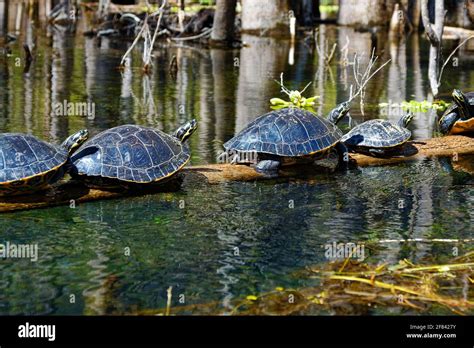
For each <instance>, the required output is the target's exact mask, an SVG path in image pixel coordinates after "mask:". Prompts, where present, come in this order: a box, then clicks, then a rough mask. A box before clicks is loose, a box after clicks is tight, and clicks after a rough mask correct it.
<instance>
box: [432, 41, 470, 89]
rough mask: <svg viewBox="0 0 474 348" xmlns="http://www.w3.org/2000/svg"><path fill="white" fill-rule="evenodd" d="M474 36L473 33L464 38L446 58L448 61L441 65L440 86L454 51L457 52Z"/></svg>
mask: <svg viewBox="0 0 474 348" xmlns="http://www.w3.org/2000/svg"><path fill="white" fill-rule="evenodd" d="M473 38H474V35H471V36H469V37H468V38H466V39H464V40H463V41H462V42H461V43H460V44H459V45H457V47H456V48H455V49H454V50H453V51H452V52H451V54H450V55H449V56H448V58H447V59H446V61H445V62H444V64H443V66H442V67H441V70H440V71H439V77H438V86H440V85H441V77H442V76H443V71H444V68H445V67H446V65H447V64H448V63H449V60H450V59H451V58H452V56H453V55H454V53H456V51H457V50H458V49H460V48H461V47H462V46H463V45H464V44H465V43H466V42H468V41H469V40H470V39H473Z"/></svg>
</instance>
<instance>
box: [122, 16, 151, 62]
mask: <svg viewBox="0 0 474 348" xmlns="http://www.w3.org/2000/svg"><path fill="white" fill-rule="evenodd" d="M147 19H148V16H145V19H144V21H145V23H146V21H147ZM144 30H145V25H143V26H142V28H141V29H140V31H139V32H138V34H137V36H136V37H135V40H133V42H132V44H131V45H130V47H129V48H128V50H127V51H126V52H125V54H124V55H123V56H122V60H121V61H120V66H124V64H123V63H124V62H125V59H126V58H127V56H128V55H129V54H130V52H132V50H133V48H134V47H135V46H136V44H137V43H138V41H139V40H140V37H141V36H142V34H143V31H144Z"/></svg>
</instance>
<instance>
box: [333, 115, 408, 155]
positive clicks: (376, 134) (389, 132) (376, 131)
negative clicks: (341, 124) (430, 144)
mask: <svg viewBox="0 0 474 348" xmlns="http://www.w3.org/2000/svg"><path fill="white" fill-rule="evenodd" d="M410 137H411V132H410V131H409V130H408V129H406V128H403V127H400V126H398V125H396V124H394V123H392V122H390V121H387V120H380V119H376V120H369V121H366V122H364V123H361V124H359V125H357V126H356V127H354V128H352V129H351V130H350V131H349V132H348V133H347V134H345V135H344V136H343V137H342V139H341V141H342V142H343V143H344V144H346V145H347V146H349V147H356V146H363V147H368V148H387V147H394V146H398V145H401V144H403V143H405V142H406V141H407V140H408V139H410Z"/></svg>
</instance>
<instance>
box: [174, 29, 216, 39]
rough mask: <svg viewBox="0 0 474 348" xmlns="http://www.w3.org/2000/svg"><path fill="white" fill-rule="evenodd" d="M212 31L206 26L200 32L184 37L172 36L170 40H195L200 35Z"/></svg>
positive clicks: (202, 35)
mask: <svg viewBox="0 0 474 348" xmlns="http://www.w3.org/2000/svg"><path fill="white" fill-rule="evenodd" d="M211 32H212V28H208V29H206V30H204V31H203V32H202V33H200V34H198V35H194V36H186V37H172V38H171V40H173V41H188V40H195V39H199V38H201V37H204V36H206V35H209V34H210V33H211Z"/></svg>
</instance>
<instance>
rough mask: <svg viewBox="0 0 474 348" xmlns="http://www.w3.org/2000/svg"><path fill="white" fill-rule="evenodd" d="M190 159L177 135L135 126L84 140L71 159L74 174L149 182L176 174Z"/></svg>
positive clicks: (106, 132)
mask: <svg viewBox="0 0 474 348" xmlns="http://www.w3.org/2000/svg"><path fill="white" fill-rule="evenodd" d="M189 159H190V154H189V149H188V147H187V145H184V144H183V143H181V141H179V139H178V138H176V137H174V136H171V135H168V134H166V133H164V132H162V131H160V130H157V129H154V128H148V127H142V126H136V125H123V126H118V127H114V128H111V129H108V130H106V131H104V132H102V133H99V134H98V135H96V136H95V137H93V138H92V139H90V140H88V141H86V142H85V143H84V144H83V145H82V146H81V148H80V149H79V150H78V151H77V153H76V154H74V156H72V157H71V161H72V162H73V164H74V171H73V173H74V174H75V175H79V176H94V177H102V178H110V179H117V180H122V181H127V182H133V183H140V184H142V183H151V182H156V181H159V180H161V179H164V178H167V177H169V176H171V175H173V174H175V173H176V172H177V171H178V170H179V169H181V168H182V167H183V166H184V165H185V164H186V163H187V162H188V161H189Z"/></svg>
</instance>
